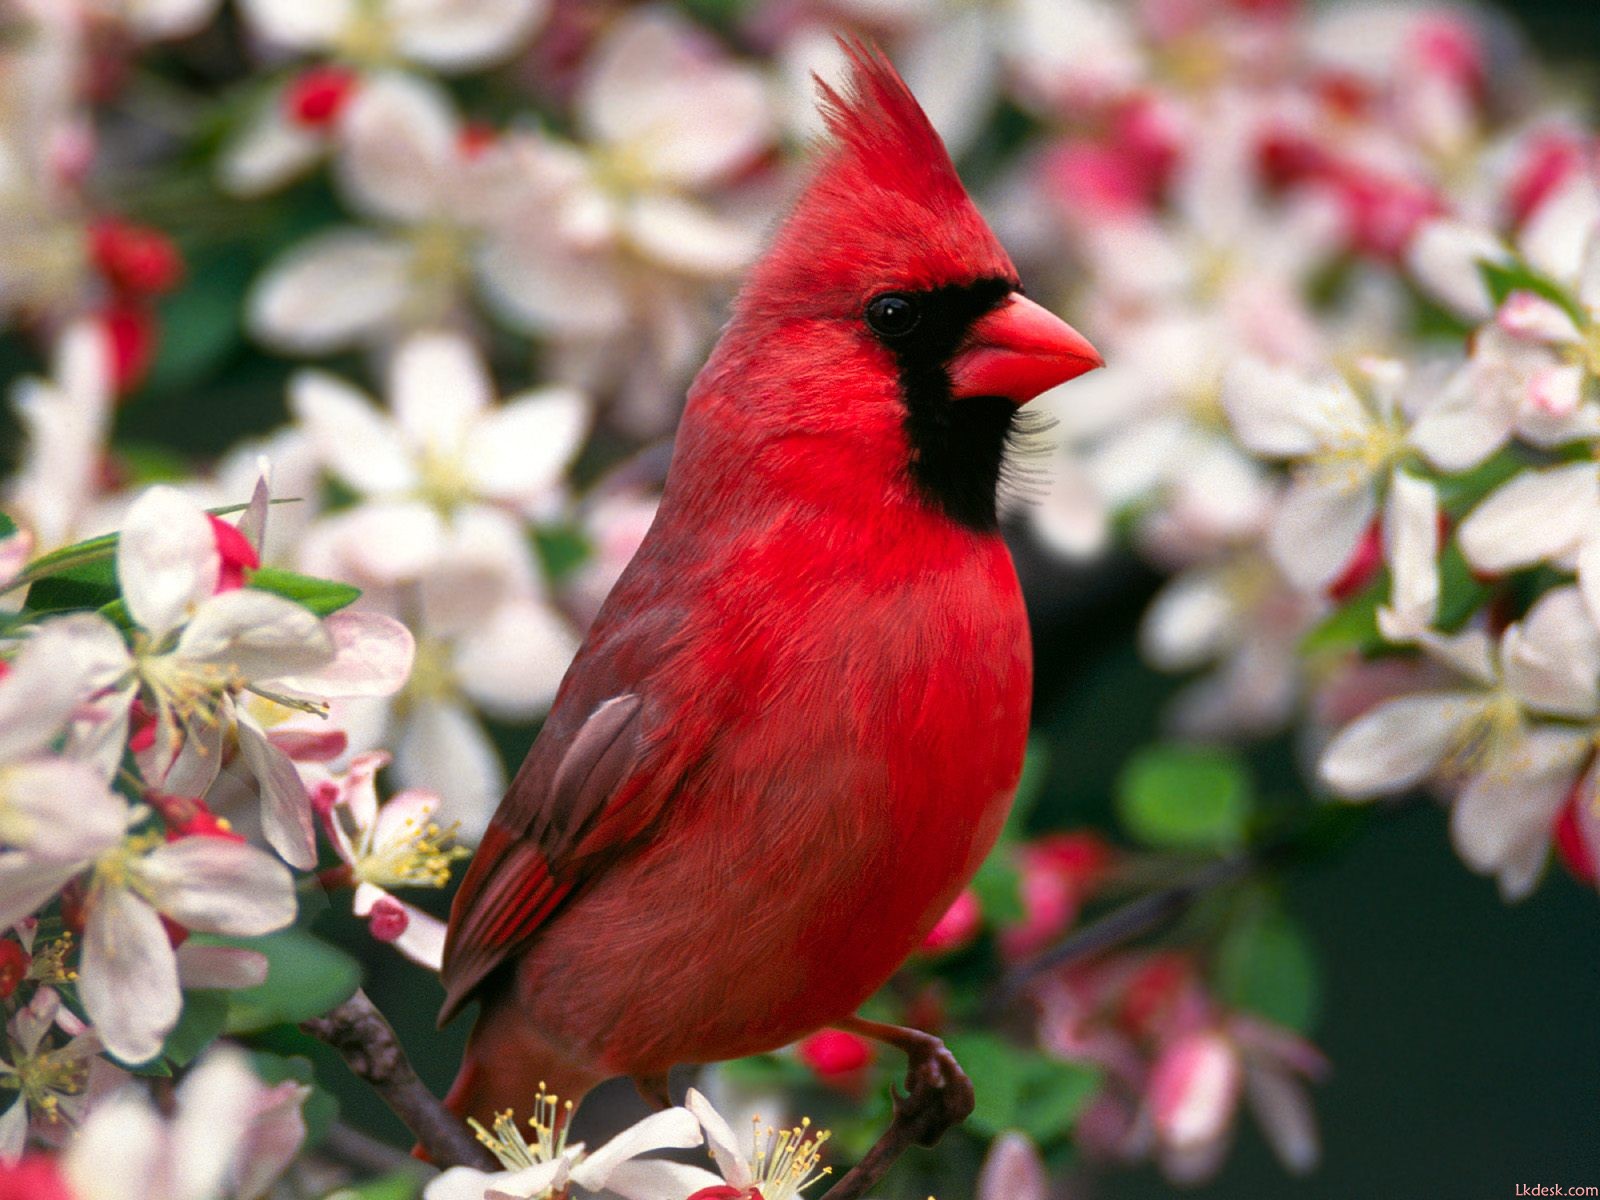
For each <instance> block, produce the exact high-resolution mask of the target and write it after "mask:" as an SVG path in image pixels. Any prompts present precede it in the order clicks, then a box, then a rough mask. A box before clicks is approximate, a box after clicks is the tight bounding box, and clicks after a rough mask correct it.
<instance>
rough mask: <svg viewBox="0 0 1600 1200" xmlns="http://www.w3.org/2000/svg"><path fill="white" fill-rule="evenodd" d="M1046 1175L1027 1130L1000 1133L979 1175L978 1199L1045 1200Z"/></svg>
mask: <svg viewBox="0 0 1600 1200" xmlns="http://www.w3.org/2000/svg"><path fill="white" fill-rule="evenodd" d="M1048 1187H1049V1178H1048V1176H1046V1174H1045V1170H1044V1163H1043V1162H1042V1161H1041V1160H1040V1158H1039V1151H1038V1150H1036V1149H1034V1145H1033V1143H1032V1142H1031V1141H1029V1140H1028V1137H1027V1135H1026V1134H1021V1133H1015V1132H1012V1133H1002V1134H1001V1135H1000V1136H999V1137H997V1138H996V1139H995V1140H994V1144H993V1145H992V1146H990V1147H989V1153H988V1155H987V1157H985V1158H984V1160H983V1170H982V1172H981V1173H980V1174H979V1175H978V1196H977V1200H1045V1192H1046V1189H1047V1188H1048Z"/></svg>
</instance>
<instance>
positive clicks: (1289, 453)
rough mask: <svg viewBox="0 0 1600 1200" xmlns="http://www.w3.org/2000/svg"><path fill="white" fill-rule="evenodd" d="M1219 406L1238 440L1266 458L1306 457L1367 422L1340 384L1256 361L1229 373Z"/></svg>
mask: <svg viewBox="0 0 1600 1200" xmlns="http://www.w3.org/2000/svg"><path fill="white" fill-rule="evenodd" d="M1222 405H1223V408H1224V409H1225V410H1226V411H1227V414H1228V420H1229V421H1230V422H1231V423H1232V425H1233V430H1234V433H1235V434H1236V435H1237V436H1238V438H1239V440H1240V441H1241V442H1243V443H1244V444H1245V446H1246V447H1247V448H1249V449H1250V450H1253V451H1254V452H1255V453H1257V454H1261V455H1265V456H1266V457H1268V458H1296V457H1300V456H1302V455H1306V454H1310V453H1312V452H1313V451H1315V450H1317V449H1319V448H1321V447H1323V446H1327V445H1329V444H1331V443H1332V442H1333V441H1334V440H1335V439H1336V438H1337V437H1338V436H1339V435H1340V434H1342V433H1347V432H1349V431H1350V430H1351V429H1361V428H1363V427H1365V426H1366V425H1367V424H1369V423H1370V418H1369V417H1368V416H1367V414H1366V412H1365V410H1363V409H1362V407H1361V402H1360V401H1359V400H1357V399H1356V397H1355V394H1354V393H1353V392H1351V391H1350V389H1349V387H1348V386H1346V385H1344V384H1343V383H1338V382H1326V381H1310V380H1307V379H1305V378H1304V377H1303V376H1301V375H1298V374H1296V373H1295V372H1293V371H1288V370H1284V369H1283V368H1281V367H1274V366H1270V365H1268V364H1267V363H1264V362H1262V361H1261V360H1259V359H1254V358H1246V359H1243V360H1241V361H1240V362H1238V363H1236V364H1235V365H1234V366H1233V367H1232V368H1231V369H1230V370H1229V371H1228V374H1227V377H1226V379H1225V380H1224V382H1223V388H1222Z"/></svg>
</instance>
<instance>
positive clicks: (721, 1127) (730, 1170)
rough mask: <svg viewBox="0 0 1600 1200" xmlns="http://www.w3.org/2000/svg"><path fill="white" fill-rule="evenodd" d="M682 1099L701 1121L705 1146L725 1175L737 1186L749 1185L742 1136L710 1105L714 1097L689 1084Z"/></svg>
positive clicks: (729, 1181)
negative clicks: (708, 1096) (709, 1097)
mask: <svg viewBox="0 0 1600 1200" xmlns="http://www.w3.org/2000/svg"><path fill="white" fill-rule="evenodd" d="M683 1103H684V1106H685V1107H686V1108H687V1109H688V1110H689V1111H690V1112H691V1113H693V1114H694V1116H695V1120H697V1121H699V1122H700V1128H701V1130H702V1131H703V1132H704V1133H705V1135H706V1149H707V1150H709V1151H710V1152H711V1157H712V1159H713V1160H714V1161H715V1162H716V1164H717V1169H718V1170H719V1171H721V1172H722V1177H723V1178H724V1179H725V1180H726V1181H727V1182H728V1183H730V1184H732V1185H733V1186H734V1187H736V1188H747V1187H749V1186H750V1185H751V1184H752V1183H754V1182H755V1180H754V1178H753V1177H752V1176H751V1174H750V1168H749V1166H748V1165H747V1164H746V1162H745V1155H744V1153H743V1151H742V1150H741V1149H740V1148H739V1139H738V1138H737V1137H735V1136H734V1132H733V1130H732V1129H730V1128H729V1127H728V1123H727V1122H726V1121H724V1120H723V1119H722V1114H721V1113H719V1112H718V1111H717V1110H716V1109H714V1108H712V1107H711V1101H709V1100H707V1099H706V1098H705V1096H703V1095H702V1094H701V1093H700V1092H699V1090H698V1089H696V1088H690V1089H689V1094H688V1095H687V1096H685V1097H684V1100H683Z"/></svg>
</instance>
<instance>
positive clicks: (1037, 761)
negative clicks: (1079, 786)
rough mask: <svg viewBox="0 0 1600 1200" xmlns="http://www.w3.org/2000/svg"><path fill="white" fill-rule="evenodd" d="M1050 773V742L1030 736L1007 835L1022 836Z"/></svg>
mask: <svg viewBox="0 0 1600 1200" xmlns="http://www.w3.org/2000/svg"><path fill="white" fill-rule="evenodd" d="M1049 775H1050V743H1049V742H1048V741H1046V740H1045V739H1044V738H1038V737H1036V738H1029V739H1028V754H1027V757H1026V758H1024V759H1023V760H1022V778H1021V779H1019V780H1017V794H1016V796H1015V797H1014V798H1013V799H1012V801H1011V813H1010V815H1008V816H1007V817H1006V834H1007V836H1011V837H1020V836H1021V834H1022V831H1023V829H1025V828H1026V827H1027V823H1028V817H1029V816H1031V815H1032V813H1033V810H1034V806H1035V805H1037V804H1038V803H1039V797H1040V795H1041V794H1042V793H1043V792H1044V784H1045V780H1046V779H1047V778H1048V777H1049Z"/></svg>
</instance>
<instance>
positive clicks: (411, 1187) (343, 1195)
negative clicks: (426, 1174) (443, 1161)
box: [325, 1173, 423, 1200]
mask: <svg viewBox="0 0 1600 1200" xmlns="http://www.w3.org/2000/svg"><path fill="white" fill-rule="evenodd" d="M422 1179H423V1177H422V1175H421V1174H420V1173H419V1174H417V1175H385V1176H384V1177H383V1178H382V1179H373V1180H369V1181H368V1182H366V1183H358V1184H354V1185H353V1186H351V1187H342V1188H340V1189H339V1190H338V1191H336V1192H330V1193H329V1194H328V1195H327V1196H326V1197H325V1200H416V1195H417V1193H418V1192H419V1191H420V1190H421V1188H422Z"/></svg>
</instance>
